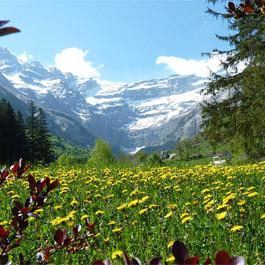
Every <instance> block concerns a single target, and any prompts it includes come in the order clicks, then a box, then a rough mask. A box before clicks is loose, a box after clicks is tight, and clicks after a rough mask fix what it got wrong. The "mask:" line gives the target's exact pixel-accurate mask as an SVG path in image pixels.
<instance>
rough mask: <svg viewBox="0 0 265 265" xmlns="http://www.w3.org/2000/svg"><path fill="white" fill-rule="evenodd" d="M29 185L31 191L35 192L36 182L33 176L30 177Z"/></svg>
mask: <svg viewBox="0 0 265 265" xmlns="http://www.w3.org/2000/svg"><path fill="white" fill-rule="evenodd" d="M28 183H29V188H30V190H31V191H34V190H35V188H36V180H35V178H34V177H33V176H32V175H28Z"/></svg>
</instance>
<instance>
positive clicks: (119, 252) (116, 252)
mask: <svg viewBox="0 0 265 265" xmlns="http://www.w3.org/2000/svg"><path fill="white" fill-rule="evenodd" d="M122 254H123V252H122V251H121V250H115V251H113V252H112V255H111V258H112V259H116V258H117V257H122Z"/></svg>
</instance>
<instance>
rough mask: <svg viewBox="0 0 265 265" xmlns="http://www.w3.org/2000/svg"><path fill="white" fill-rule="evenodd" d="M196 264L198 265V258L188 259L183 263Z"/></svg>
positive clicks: (187, 264) (186, 264)
mask: <svg viewBox="0 0 265 265" xmlns="http://www.w3.org/2000/svg"><path fill="white" fill-rule="evenodd" d="M198 264H199V257H198V256H194V257H191V258H188V259H186V261H185V265H198Z"/></svg>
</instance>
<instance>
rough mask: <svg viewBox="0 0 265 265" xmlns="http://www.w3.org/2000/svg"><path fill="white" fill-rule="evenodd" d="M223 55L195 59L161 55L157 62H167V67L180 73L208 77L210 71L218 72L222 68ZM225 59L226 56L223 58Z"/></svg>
mask: <svg viewBox="0 0 265 265" xmlns="http://www.w3.org/2000/svg"><path fill="white" fill-rule="evenodd" d="M221 59H222V57H220V55H219V56H216V55H212V57H211V58H209V59H204V60H194V59H184V58H180V57H174V56H159V57H157V59H156V64H165V65H166V68H167V69H168V70H170V71H172V72H173V73H175V74H178V75H197V76H200V77H208V76H209V74H210V71H213V72H217V71H218V70H220V69H221V64H220V62H221ZM223 59H224V58H223Z"/></svg>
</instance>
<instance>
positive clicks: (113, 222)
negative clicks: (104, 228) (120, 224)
mask: <svg viewBox="0 0 265 265" xmlns="http://www.w3.org/2000/svg"><path fill="white" fill-rule="evenodd" d="M115 224H117V222H116V221H114V220H112V221H110V222H109V223H108V225H115Z"/></svg>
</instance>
